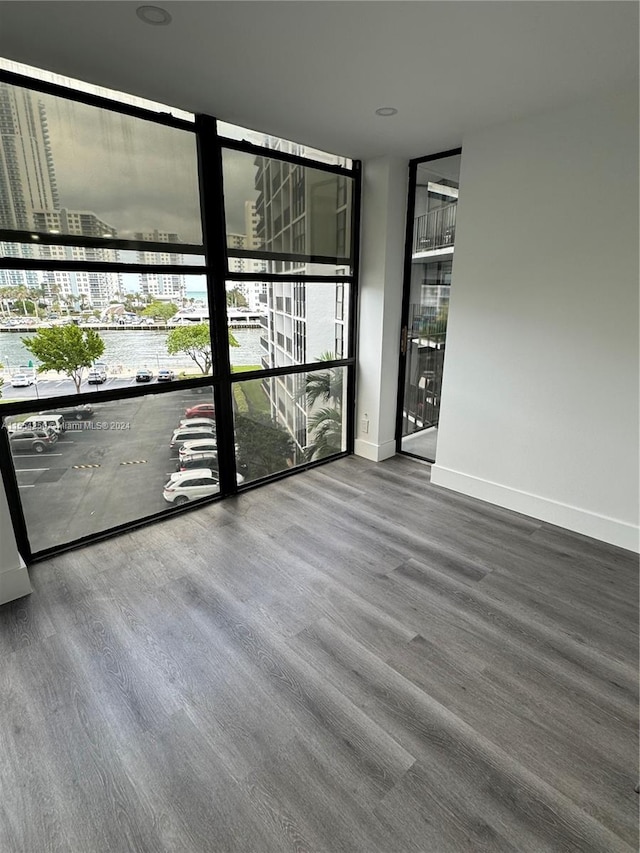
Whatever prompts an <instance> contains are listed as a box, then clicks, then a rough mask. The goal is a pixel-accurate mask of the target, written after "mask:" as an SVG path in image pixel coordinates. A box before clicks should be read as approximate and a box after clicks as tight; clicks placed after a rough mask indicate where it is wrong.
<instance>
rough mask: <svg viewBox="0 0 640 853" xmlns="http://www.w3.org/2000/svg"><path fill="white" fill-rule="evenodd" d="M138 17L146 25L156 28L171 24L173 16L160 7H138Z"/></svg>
mask: <svg viewBox="0 0 640 853" xmlns="http://www.w3.org/2000/svg"><path fill="white" fill-rule="evenodd" d="M136 15H137V16H138V17H139V18H140V20H141V21H144V22H145V24H153V25H154V26H156V27H163V26H166V25H167V24H170V23H171V15H170V14H169V13H168V12H167V10H166V9H162V8H161V7H160V6H138V8H137V9H136Z"/></svg>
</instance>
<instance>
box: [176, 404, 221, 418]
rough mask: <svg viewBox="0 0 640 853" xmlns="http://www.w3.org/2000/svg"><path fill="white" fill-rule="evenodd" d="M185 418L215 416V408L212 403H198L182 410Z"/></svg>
mask: <svg viewBox="0 0 640 853" xmlns="http://www.w3.org/2000/svg"><path fill="white" fill-rule="evenodd" d="M184 416H185V418H215V416H216V410H215V407H214V405H213V403H198V405H197V406H191V408H189V409H185V410H184Z"/></svg>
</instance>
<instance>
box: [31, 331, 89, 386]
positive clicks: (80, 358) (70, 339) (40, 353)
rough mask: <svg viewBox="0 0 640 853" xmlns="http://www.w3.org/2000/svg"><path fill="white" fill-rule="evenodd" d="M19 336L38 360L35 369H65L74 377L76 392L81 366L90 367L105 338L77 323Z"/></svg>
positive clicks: (66, 373)
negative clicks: (27, 336) (26, 336)
mask: <svg viewBox="0 0 640 853" xmlns="http://www.w3.org/2000/svg"><path fill="white" fill-rule="evenodd" d="M21 340H22V343H23V344H24V345H25V347H26V348H27V349H28V350H29V352H31V353H33V355H34V356H35V357H36V358H37V359H38V361H39V362H40V366H39V367H38V373H42V372H43V371H45V370H56V371H58V372H60V373H64V374H65V375H66V376H68V377H69V378H70V379H73V382H74V384H75V386H76V393H80V384H81V383H82V372H83V370H84V368H85V367H91V365H92V364H93V362H94V361H95V360H96V359H97V358H100V356H101V355H102V353H103V352H104V341H103V340H102V338H101V337H100V335H99V334H98V333H97V332H95V331H94V330H93V329H81V328H80V327H79V326H76V325H70V326H54V327H53V328H51V329H40V330H39V331H38V332H36V334H35V335H33V337H29V338H21Z"/></svg>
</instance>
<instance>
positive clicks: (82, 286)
mask: <svg viewBox="0 0 640 853" xmlns="http://www.w3.org/2000/svg"><path fill="white" fill-rule="evenodd" d="M33 222H34V225H33V227H34V229H35V230H36V231H39V232H41V233H49V234H52V233H53V234H65V235H70V236H78V237H96V238H105V237H116V236H117V232H116V230H115V228H114V227H113V226H112V225H109V223H107V222H104V220H102V219H100V218H99V217H98V216H96V215H95V213H92V212H91V211H88V210H69V209H67V208H61V209H60V210H35V211H34V212H33ZM39 248H40V257H41V258H51V259H55V260H57V261H64V260H66V261H92V262H95V261H111V262H113V261H117V260H118V252H117V251H116V250H115V249H108V248H104V249H102V248H91V249H89V248H84V247H83V246H45V245H42V246H40V247H39ZM41 276H42V278H41V285H42V292H43V295H44V298H45V299H46V300H47V301H48V302H49V303H53V302H56V301H62V302H64V303H66V305H67V307H82V306H84V307H85V308H94V309H95V308H104V307H105V306H106V305H108V304H109V302H110V301H111V300H113V299H117V298H118V294H119V293H120V292H121V290H122V276H121V275H120V274H119V273H107V272H98V271H96V272H57V271H56V272H47V273H42V274H41Z"/></svg>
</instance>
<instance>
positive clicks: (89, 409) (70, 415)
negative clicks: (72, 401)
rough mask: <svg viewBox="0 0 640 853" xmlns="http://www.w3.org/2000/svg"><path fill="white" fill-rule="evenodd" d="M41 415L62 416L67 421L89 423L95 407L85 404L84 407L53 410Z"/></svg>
mask: <svg viewBox="0 0 640 853" xmlns="http://www.w3.org/2000/svg"><path fill="white" fill-rule="evenodd" d="M40 414H41V415H61V416H62V419H63V420H64V421H65V422H67V421H87V420H89V418H92V417H93V406H90V405H89V404H88V403H85V404H84V405H82V406H68V407H66V406H65V408H64V409H62V408H60V409H51V410H50V411H48V412H40Z"/></svg>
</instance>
